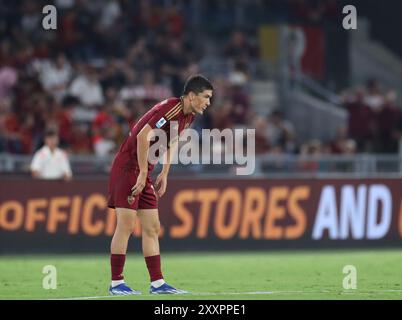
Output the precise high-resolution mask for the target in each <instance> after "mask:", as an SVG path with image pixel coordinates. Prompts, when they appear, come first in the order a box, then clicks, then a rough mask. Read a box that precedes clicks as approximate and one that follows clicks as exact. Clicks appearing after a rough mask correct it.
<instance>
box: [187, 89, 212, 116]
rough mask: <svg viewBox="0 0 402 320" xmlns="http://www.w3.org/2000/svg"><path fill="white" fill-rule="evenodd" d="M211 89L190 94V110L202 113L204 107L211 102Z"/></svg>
mask: <svg viewBox="0 0 402 320" xmlns="http://www.w3.org/2000/svg"><path fill="white" fill-rule="evenodd" d="M211 98H212V90H204V91H203V92H201V93H198V94H192V97H191V106H192V109H193V110H192V112H194V113H198V114H203V113H204V111H205V109H206V108H208V107H209V105H210V104H211Z"/></svg>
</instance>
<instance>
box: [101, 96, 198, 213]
mask: <svg viewBox="0 0 402 320" xmlns="http://www.w3.org/2000/svg"><path fill="white" fill-rule="evenodd" d="M172 121H176V122H177V123H178V128H177V129H176V130H178V134H179V135H180V133H181V132H182V131H183V130H184V129H185V128H187V127H189V126H190V125H191V123H192V122H193V121H194V115H193V114H192V113H190V114H187V115H184V113H183V100H182V98H176V97H173V98H169V99H166V100H164V101H162V102H159V103H157V104H156V105H155V106H153V107H152V108H151V109H150V110H149V111H148V112H147V113H145V114H144V115H143V116H142V117H141V118H140V119H139V121H138V122H137V123H136V124H135V125H134V126H133V127H132V128H131V130H130V132H129V135H128V137H126V139H125V140H124V141H123V143H122V145H121V146H120V149H119V151H118V153H117V155H116V156H115V158H114V160H113V165H112V169H111V172H110V178H109V198H108V206H109V207H110V208H128V209H133V210H138V209H156V208H158V198H157V195H156V192H155V189H154V186H153V184H152V180H151V177H150V174H151V171H152V170H153V168H154V165H153V164H151V163H149V162H148V176H147V180H146V185H145V187H144V189H143V190H142V192H141V193H140V194H139V195H137V196H136V197H133V196H132V195H131V193H132V191H131V188H132V187H133V186H134V185H135V184H136V182H137V177H138V174H139V172H140V168H139V166H138V158H137V135H138V133H139V132H140V131H141V130H142V128H143V127H144V126H145V125H146V124H148V125H149V126H150V127H151V128H152V129H161V130H164V131H165V133H166V136H167V137H168V142H169V141H170V138H171V137H170V127H171V122H172ZM152 144H153V142H151V143H150V145H152Z"/></svg>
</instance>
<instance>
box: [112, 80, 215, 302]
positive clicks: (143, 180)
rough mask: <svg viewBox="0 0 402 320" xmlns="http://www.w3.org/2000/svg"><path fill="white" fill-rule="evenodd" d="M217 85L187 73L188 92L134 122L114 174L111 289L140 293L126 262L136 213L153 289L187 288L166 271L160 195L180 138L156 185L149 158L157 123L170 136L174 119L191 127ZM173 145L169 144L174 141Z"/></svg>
mask: <svg viewBox="0 0 402 320" xmlns="http://www.w3.org/2000/svg"><path fill="white" fill-rule="evenodd" d="M212 91H213V87H212V84H211V83H210V81H209V80H208V79H206V78H205V77H203V76H201V75H195V76H192V77H190V78H188V79H187V81H186V83H185V85H184V90H183V96H181V97H180V98H176V97H172V98H168V99H166V100H164V101H162V102H160V103H158V104H156V105H155V106H154V107H152V108H151V109H150V110H149V111H148V112H146V113H145V114H144V115H143V116H142V117H141V118H140V119H139V121H138V122H137V123H136V124H135V125H134V126H133V127H132V128H131V130H130V133H129V135H128V137H127V138H126V139H125V140H124V142H123V143H122V145H121V146H120V149H119V151H118V153H117V155H116V157H115V159H114V161H113V166H112V169H111V172H110V179H109V199H108V206H109V207H110V208H114V209H115V211H116V215H117V225H116V230H115V233H114V236H113V239H112V243H111V257H110V263H111V271H112V283H111V285H110V288H109V293H110V294H111V295H129V294H141V292H139V291H136V290H133V289H131V288H130V287H128V286H127V285H126V284H125V282H124V276H123V268H124V263H125V259H126V251H127V244H128V240H129V237H130V235H131V234H132V232H133V229H134V222H135V218H136V216H138V218H139V219H140V222H141V227H142V251H143V255H144V258H145V263H146V265H147V268H148V272H149V276H150V280H151V286H150V293H154V294H165V293H172V294H180V293H186V292H185V291H183V290H179V289H176V288H174V287H172V286H170V285H168V284H167V283H166V282H165V280H164V278H163V275H162V270H161V259H160V251H159V240H158V234H159V229H160V222H159V213H158V198H160V197H162V196H163V194H164V193H165V191H166V186H167V176H168V173H169V168H170V162H171V158H172V155H173V153H172V149H173V148H174V147H175V145H176V144H177V139H176V141H175V142H174V143H172V145H171V146H170V144H169V145H168V146H166V147H167V151H166V153H167V154H166V156H167V157H166V158H167V161H166V163H164V164H163V169H162V171H161V172H160V174H159V175H158V176H157V178H156V181H155V188H156V190H155V189H154V186H153V184H152V181H151V177H150V173H151V171H152V170H153V168H154V165H153V164H151V163H149V161H148V153H149V147H150V143H153V142H150V139H149V137H150V136H152V134H153V133H154V131H153V130H154V129H156V128H157V129H162V130H164V131H165V132H166V134H167V137H169V128H170V125H171V122H172V121H176V122H177V123H178V133H179V134H180V133H181V132H182V131H183V129H185V128H187V127H188V126H189V125H190V124H191V123H192V122H193V120H194V115H195V114H202V113H203V112H204V110H205V109H206V108H207V107H208V106H209V105H210V103H211V97H212ZM169 146H170V147H169Z"/></svg>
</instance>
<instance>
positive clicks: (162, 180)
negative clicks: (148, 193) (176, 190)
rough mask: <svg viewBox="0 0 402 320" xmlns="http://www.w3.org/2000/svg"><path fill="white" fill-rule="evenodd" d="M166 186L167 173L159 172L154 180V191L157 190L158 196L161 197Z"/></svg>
mask: <svg viewBox="0 0 402 320" xmlns="http://www.w3.org/2000/svg"><path fill="white" fill-rule="evenodd" d="M166 186H167V175H166V174H164V173H163V172H161V173H160V174H159V175H158V177H157V178H156V181H155V187H156V191H157V192H158V197H162V196H163V195H164V194H165V192H166Z"/></svg>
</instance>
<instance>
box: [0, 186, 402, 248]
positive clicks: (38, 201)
mask: <svg viewBox="0 0 402 320" xmlns="http://www.w3.org/2000/svg"><path fill="white" fill-rule="evenodd" d="M401 183H402V180H401V179H348V180H344V179H332V180H331V179H309V180H305V179H300V180H297V179H291V180H283V179H281V180H266V179H248V180H229V179H226V180H207V179H201V180H197V181H195V180H191V181H190V180H185V179H171V180H169V186H168V187H169V190H168V191H167V193H166V194H165V196H164V197H162V199H161V200H160V205H159V209H160V220H161V224H162V231H161V246H162V248H163V250H170V249H172V250H180V249H183V250H193V249H206V250H219V249H222V250H228V249H247V250H250V249H274V248H302V247H306V248H308V247H351V246H352V247H353V246H356V247H357V246H377V245H378V246H384V245H387V246H394V245H400V244H401V243H402V241H401V238H402V202H401V200H402V193H401ZM106 192H107V181H106V180H103V179H102V180H88V181H85V180H84V181H72V182H56V181H37V180H30V181H18V180H4V179H3V180H2V181H1V182H0V252H2V253H5V252H7V253H13V252H18V253H20V252H27V253H32V252H99V251H108V250H109V243H110V240H111V237H112V235H113V232H114V227H115V222H116V221H115V215H114V213H113V210H110V209H108V208H107V195H106ZM133 234H134V236H135V237H139V235H140V234H141V230H140V226H139V224H137V226H136V228H135V230H134V231H133ZM130 245H133V246H135V247H136V249H138V250H139V249H140V241H131V244H130Z"/></svg>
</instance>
